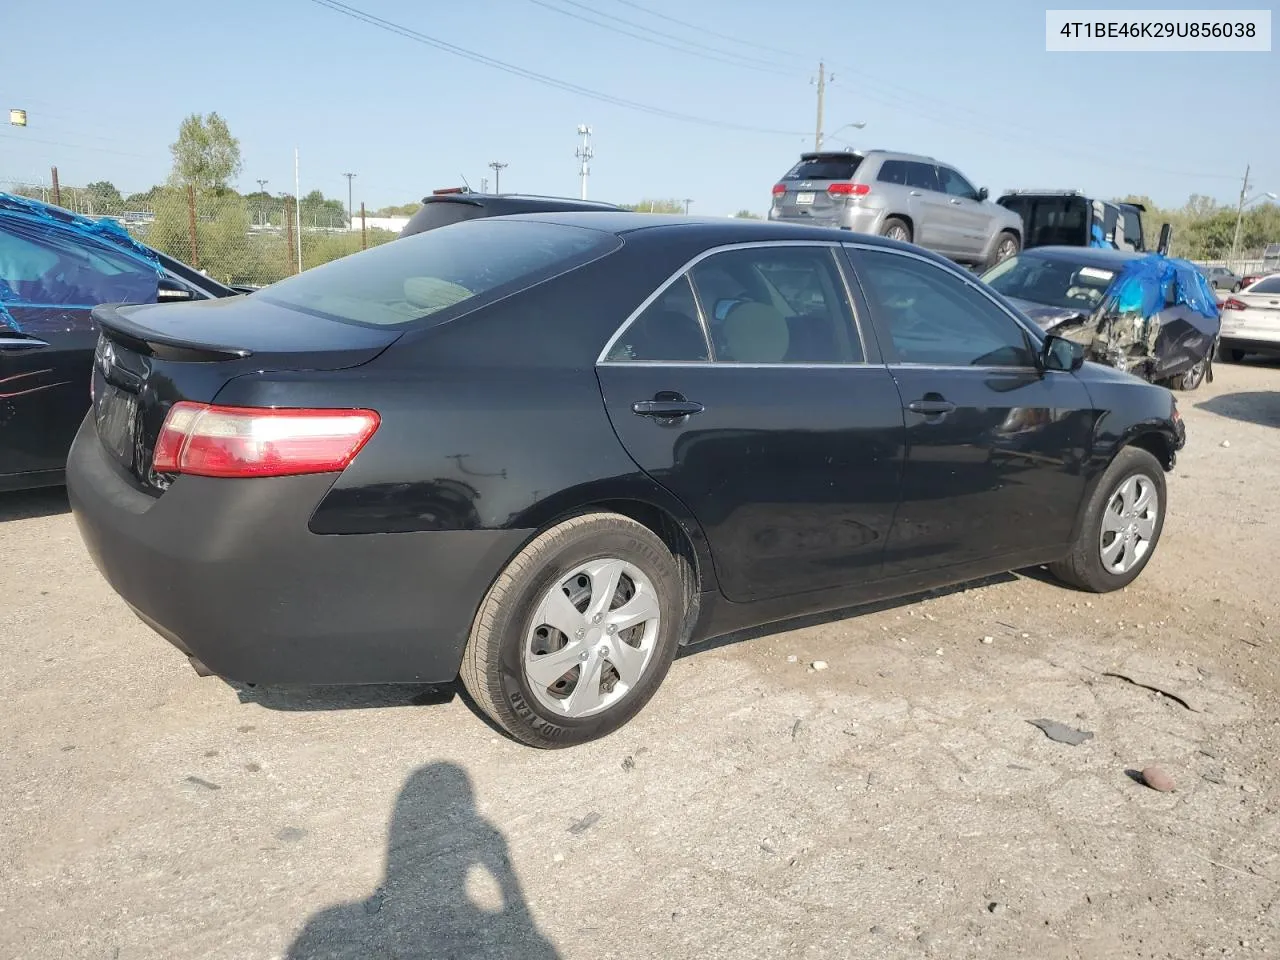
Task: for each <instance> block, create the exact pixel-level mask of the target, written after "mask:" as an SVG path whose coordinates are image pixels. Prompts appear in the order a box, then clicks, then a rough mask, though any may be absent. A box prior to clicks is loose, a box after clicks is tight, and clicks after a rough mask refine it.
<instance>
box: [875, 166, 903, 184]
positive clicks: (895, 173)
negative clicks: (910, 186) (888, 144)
mask: <svg viewBox="0 0 1280 960" xmlns="http://www.w3.org/2000/svg"><path fill="white" fill-rule="evenodd" d="M876 179H877V180H879V181H880V182H881V183H898V184H901V185H902V186H904V187H905V186H906V185H907V165H906V163H905V162H904V161H902V160H886V161H885V162H884V163H882V164H881V165H880V173H879V174H878V175H877V176H876Z"/></svg>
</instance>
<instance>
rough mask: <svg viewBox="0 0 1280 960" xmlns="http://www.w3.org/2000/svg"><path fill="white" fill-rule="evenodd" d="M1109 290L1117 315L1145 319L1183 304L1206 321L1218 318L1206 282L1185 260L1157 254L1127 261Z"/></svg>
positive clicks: (1212, 296) (1216, 303)
mask: <svg viewBox="0 0 1280 960" xmlns="http://www.w3.org/2000/svg"><path fill="white" fill-rule="evenodd" d="M1112 289H1113V290H1114V291H1115V297H1116V310H1117V312H1119V313H1138V314H1140V315H1141V316H1142V317H1143V318H1144V319H1146V318H1148V317H1154V316H1155V315H1156V314H1157V313H1159V312H1160V311H1161V310H1164V309H1167V307H1168V305H1169V304H1170V303H1171V302H1172V303H1180V304H1184V305H1185V306H1187V307H1188V308H1189V309H1190V310H1193V311H1194V312H1196V313H1198V314H1199V315H1200V316H1202V317H1204V318H1206V319H1208V320H1216V319H1217V318H1218V316H1219V314H1218V301H1217V299H1216V298H1215V297H1214V295H1213V290H1212V288H1211V287H1210V286H1209V281H1207V280H1206V279H1205V278H1204V274H1202V273H1201V272H1200V270H1199V269H1198V268H1197V267H1196V266H1195V264H1193V263H1191V262H1189V261H1187V260H1180V259H1177V258H1174V257H1162V256H1161V255H1160V254H1158V253H1153V254H1151V255H1150V256H1146V257H1143V258H1141V259H1139V260H1131V261H1129V262H1128V263H1126V264H1125V265H1124V267H1123V268H1122V269H1121V271H1120V275H1119V276H1118V277H1117V278H1116V280H1115V285H1114V286H1113V288H1112ZM1170 293H1172V294H1173V296H1172V299H1171V298H1170Z"/></svg>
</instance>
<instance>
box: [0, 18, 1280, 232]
mask: <svg viewBox="0 0 1280 960" xmlns="http://www.w3.org/2000/svg"><path fill="white" fill-rule="evenodd" d="M349 2H350V5H351V6H354V7H356V8H357V9H360V10H363V11H366V12H368V13H371V14H374V15H376V16H379V17H382V18H385V19H387V20H390V21H393V22H395V23H398V24H400V25H403V26H404V27H408V28H411V29H413V30H416V31H420V32H421V33H425V34H428V35H430V36H431V37H434V38H437V39H440V40H443V41H446V42H448V43H452V44H455V45H458V46H461V47H465V48H467V49H468V50H471V51H475V52H477V53H480V54H483V55H486V56H488V57H492V58H496V59H499V60H502V61H505V62H507V63H509V64H513V65H515V66H517V67H520V68H524V69H526V70H530V71H534V72H537V73H541V74H545V75H548V76H550V77H554V78H555V79H557V80H560V81H564V82H567V83H570V84H575V85H577V86H580V87H584V88H587V89H589V90H592V91H596V92H599V93H601V94H605V95H608V96H612V97H616V98H624V99H627V100H631V101H636V102H639V103H643V104H645V105H647V106H651V107H655V108H659V109H662V110H666V111H670V112H675V113H680V114H687V115H690V116H692V117H696V118H698V119H699V120H701V121H709V120H714V121H718V122H720V123H723V124H726V125H738V126H742V127H757V128H764V129H768V130H774V131H782V132H779V133H768V132H751V131H748V130H740V129H731V128H729V127H727V126H725V127H718V126H711V125H709V124H707V123H705V122H685V121H681V120H676V119H670V118H666V117H661V116H654V115H651V114H648V113H643V112H637V111H634V110H631V109H626V108H624V107H621V106H618V105H615V104H608V103H602V102H599V101H595V100H592V99H589V98H588V97H587V96H584V95H582V94H580V93H576V92H570V91H565V90H560V89H552V88H550V87H547V86H544V85H542V84H540V83H536V82H533V81H532V80H529V79H525V78H521V77H517V76H512V75H510V74H508V73H503V72H500V71H499V70H496V69H493V68H491V67H489V66H483V65H481V64H478V63H474V62H470V61H468V60H465V59H462V58H459V57H457V56H455V55H453V54H450V53H447V52H444V51H442V50H439V49H435V48H432V47H430V46H426V45H423V44H422V43H419V42H415V41H413V40H410V39H406V38H404V37H402V36H398V35H395V34H392V33H389V32H386V31H384V30H382V29H378V28H375V27H373V26H370V25H368V24H366V23H362V22H358V21H356V20H354V19H351V18H349V17H347V16H343V15H341V14H339V13H336V12H334V11H333V10H331V9H327V8H325V7H323V6H321V5H319V4H318V3H316V2H314V0H268V2H258V3H249V2H247V0H222V2H220V3H216V4H215V3H207V4H192V5H187V4H181V5H179V7H175V6H174V5H173V4H172V3H171V2H160V0H130V2H129V3H126V4H105V3H100V2H96V0H95V2H89V0H62V2H61V3H60V4H59V5H58V6H57V9H56V15H55V14H53V13H51V11H52V8H51V7H50V6H49V5H48V3H47V2H34V0H7V3H6V4H5V7H6V9H7V10H8V13H7V14H5V17H4V20H5V24H6V30H5V32H6V43H5V53H4V59H3V61H0V108H3V109H4V110H5V111H7V110H8V109H9V108H10V107H23V108H25V109H26V110H27V111H28V112H29V115H30V125H29V127H27V128H26V129H25V130H24V129H19V128H14V127H10V126H7V125H5V126H0V180H4V179H14V178H39V177H41V176H43V177H46V178H47V177H48V168H49V166H50V165H51V164H55V163H56V164H57V165H58V168H59V173H60V176H61V179H62V180H63V181H64V182H66V183H73V184H84V183H86V182H88V181H90V180H98V179H108V180H111V181H113V182H114V183H115V184H116V185H117V186H118V187H120V188H121V190H122V191H124V192H132V191H136V190H141V189H145V188H146V187H148V186H150V185H151V184H152V183H154V182H157V181H160V180H162V179H163V178H164V176H165V175H166V173H167V171H168V167H169V162H170V157H169V152H168V149H167V148H168V144H169V143H170V142H172V140H173V139H174V137H175V134H176V131H177V128H178V124H179V122H180V121H181V119H182V118H183V116H185V115H186V114H189V113H192V112H208V111H213V110H216V111H218V112H220V113H221V114H222V115H223V116H224V117H225V118H226V119H227V121H228V122H229V123H230V126H231V129H232V132H233V133H234V134H235V135H236V136H238V137H239V138H240V142H241V147H242V151H243V156H244V170H243V173H242V174H241V177H240V184H239V185H240V187H241V188H242V189H255V188H256V186H255V184H254V183H253V181H254V179H256V178H259V177H264V178H266V179H267V180H268V181H269V183H268V185H267V189H268V190H270V191H272V192H277V191H280V190H290V191H291V190H292V188H293V149H294V147H295V146H297V147H298V148H299V150H300V151H301V172H302V189H303V192H304V193H305V192H307V191H309V190H311V189H317V188H318V189H320V190H323V191H324V192H325V193H326V194H329V195H331V196H336V197H340V198H342V199H343V200H344V201H345V199H346V195H347V189H346V187H347V183H346V180H345V179H344V178H343V176H342V173H343V172H344V171H354V172H356V173H357V174H358V176H357V178H356V181H355V201H356V204H357V206H358V205H359V203H360V201H361V200H364V201H365V202H367V203H368V204H369V205H370V207H377V206H381V205H383V204H387V203H398V202H405V201H409V200H415V199H418V198H420V197H421V196H422V195H423V194H424V193H426V192H428V191H430V190H431V189H432V188H434V187H439V186H446V185H452V184H455V183H457V182H459V177H460V175H462V174H465V175H466V177H467V178H468V180H470V182H471V184H472V186H473V187H476V188H478V187H479V181H480V178H481V177H483V176H486V175H490V176H491V172H490V171H489V170H488V169H487V166H486V165H487V164H488V163H489V161H492V160H500V161H505V162H506V163H508V164H509V166H508V167H507V168H506V169H505V170H504V171H503V175H502V187H503V190H504V191H508V190H510V191H525V192H536V193H555V194H568V195H576V193H577V189H578V180H577V166H576V164H577V161H576V160H575V158H574V150H575V147H576V145H577V137H576V134H575V128H576V126H577V125H578V124H579V123H590V124H591V125H592V127H593V129H594V138H593V146H594V148H595V152H596V157H595V160H594V161H593V163H592V174H591V179H590V195H591V197H592V198H596V199H607V200H614V201H618V202H629V201H634V200H637V199H640V198H641V197H679V198H684V197H690V198H692V199H693V201H694V204H693V207H692V209H693V211H694V212H697V213H704V214H715V215H719V214H729V213H732V212H733V211H735V210H737V209H739V208H742V207H746V208H748V209H751V210H753V211H756V212H758V213H763V212H764V210H765V209H766V207H767V206H768V200H769V188H770V187H771V186H772V184H773V183H774V182H775V180H776V179H777V177H778V176H780V175H781V174H782V173H783V172H784V171H785V170H786V169H787V168H788V167H789V166H790V165H791V164H792V163H793V162H794V161H795V159H796V158H797V156H798V154H799V153H800V151H802V150H805V149H811V148H812V142H813V127H814V121H815V91H814V87H813V86H811V85H810V80H811V78H812V77H813V76H814V75H815V74H816V71H817V63H818V60H819V58H820V57H825V58H826V60H827V63H828V66H829V68H830V70H831V71H832V72H833V73H834V74H835V81H834V82H833V83H832V84H831V85H830V87H829V88H828V95H827V122H826V125H825V126H826V129H827V131H828V132H834V130H835V129H836V128H837V127H839V126H841V125H842V124H845V123H849V122H851V121H855V120H861V121H865V122H866V124H867V126H866V128H865V129H864V130H861V131H856V130H854V131H850V130H846V131H844V133H843V134H841V136H842V137H844V138H847V139H849V140H851V141H852V142H853V144H854V145H856V146H881V147H891V148H894V149H902V150H909V151H918V152H921V153H927V154H931V155H933V156H936V157H939V158H944V159H946V160H948V161H950V162H952V163H955V164H956V165H958V166H959V167H960V169H961V170H963V171H964V172H965V173H966V174H967V175H968V176H969V177H970V178H972V179H973V180H974V181H975V182H976V183H977V184H979V185H985V186H987V187H989V188H990V189H991V191H992V192H993V193H997V192H998V191H1000V190H1003V189H1005V188H1007V187H1012V186H1018V185H1023V186H1053V187H1058V186H1061V187H1067V186H1075V187H1080V188H1083V189H1086V190H1089V191H1096V192H1098V193H1100V194H1102V195H1106V196H1111V195H1119V194H1124V193H1130V192H1132V193H1140V194H1148V195H1150V196H1151V197H1153V198H1154V199H1155V200H1156V201H1157V202H1159V203H1161V204H1166V205H1175V204H1181V203H1184V202H1185V201H1186V199H1187V197H1188V196H1189V195H1190V194H1192V193H1201V194H1208V195H1210V196H1213V197H1215V198H1217V199H1219V200H1221V201H1224V202H1234V201H1235V198H1236V194H1237V191H1238V190H1239V187H1240V179H1239V178H1240V176H1241V175H1242V174H1243V171H1244V167H1245V164H1246V163H1252V165H1253V176H1252V177H1251V180H1252V182H1253V184H1254V185H1255V186H1254V188H1253V189H1254V190H1258V191H1261V190H1275V191H1280V127H1278V126H1277V122H1276V117H1277V110H1276V104H1277V103H1280V59H1278V58H1280V54H1278V53H1276V52H1272V53H1248V54H1221V53H1213V54H1155V53H1152V54H1048V53H1046V52H1045V51H1044V10H1045V5H1044V4H1034V3H1028V2H1026V0H977V2H973V3H955V2H942V0H935V2H932V3H929V2H918V0H895V2H887V3H886V2H876V3H868V2H864V3H849V2H844V3H827V4H818V5H814V4H808V5H806V6H804V7H803V8H801V7H795V6H789V5H787V4H779V3H776V2H772V3H770V2H765V0H698V2H696V3H694V2H689V0H684V2H679V0H635V4H630V3H627V2H624V0H578V3H579V5H578V6H574V5H573V4H572V3H571V2H569V0H538V2H535V0H466V2H460V3H440V2H421V0H420V2H417V3H414V2H411V0H349ZM540 4H541V5H540ZM1054 5H1055V6H1062V5H1060V4H1054ZM1235 5H1236V6H1248V5H1244V4H1238V3H1237V4H1235ZM1082 6H1091V7H1103V6H1106V4H1104V3H1100V2H1098V0H1093V2H1092V3H1088V4H1082ZM1196 6H1198V7H1201V8H1206V7H1213V6H1222V7H1224V8H1226V7H1229V6H1230V4H1213V3H1212V2H1207V0H1200V2H1198V3H1197V4H1196ZM1255 6H1256V5H1255ZM548 7H556V8H559V9H560V10H564V11H568V12H569V13H572V14H575V15H578V16H581V17H594V18H596V19H598V20H601V21H602V22H605V23H608V24H609V25H611V26H612V27H616V28H618V29H619V30H625V31H630V32H632V33H637V34H642V35H644V36H646V37H649V38H651V39H653V40H657V41H659V42H661V43H664V44H671V45H672V46H680V44H679V43H677V42H676V41H675V40H671V39H667V38H664V37H661V36H657V35H655V34H653V33H650V32H648V31H646V30H645V29H643V28H649V29H650V30H653V31H659V32H660V33H662V34H668V35H671V36H673V37H678V38H681V39H683V40H685V41H688V42H690V43H693V44H701V45H704V46H705V47H709V48H712V49H711V50H707V49H701V48H691V47H684V48H682V49H683V51H684V52H677V51H676V50H672V49H668V48H667V47H663V46H659V45H656V44H653V43H649V42H645V41H642V40H640V39H636V38H634V37H631V36H625V35H622V34H620V33H618V32H614V31H613V30H607V29H603V28H601V27H599V26H596V25H592V24H590V23H586V22H583V21H582V20H581V19H574V18H573V17H570V16H566V15H565V14H564V13H559V12H555V11H554V10H552V9H548ZM179 8H183V9H181V10H180V12H179ZM587 10H590V11H594V13H588V12H586V11H587ZM648 11H654V12H656V13H658V14H663V15H666V16H667V17H674V18H676V19H677V20H680V21H685V22H686V23H687V24H692V25H694V26H696V27H698V28H700V29H691V28H690V27H689V26H684V25H681V24H679V23H674V22H672V21H671V20H667V19H662V18H661V17H659V16H654V15H653V14H652V13H650V12H648ZM51 16H53V20H54V21H56V23H57V26H56V28H55V29H54V30H53V31H52V33H51V34H50V35H48V36H47V38H46V36H44V28H43V26H42V25H45V24H49V23H51V22H52V21H51V20H50V17H51ZM609 17H613V18H618V19H609ZM620 21H628V22H630V23H632V24H636V25H637V26H628V25H626V24H624V23H622V22H620ZM28 29H29V30H30V31H31V33H30V39H29V40H24V39H21V37H22V35H23V32H24V31H26V30H28ZM717 34H721V35H727V36H729V37H733V38H735V39H739V40H743V41H746V42H747V44H754V46H751V45H747V44H742V43H734V42H732V41H730V40H728V39H725V38H724V37H723V36H718V35H717ZM1273 42H1274V38H1273ZM713 50H714V51H721V53H719V54H717V53H715V52H713ZM717 56H719V57H720V58H721V59H715V58H716V57H717ZM742 57H746V58H749V59H750V60H751V63H750V65H744V64H743V62H742V60H741V59H740V58H742ZM723 60H731V61H735V62H733V63H726V62H722V61H723Z"/></svg>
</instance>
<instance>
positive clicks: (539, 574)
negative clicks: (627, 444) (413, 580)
mask: <svg viewBox="0 0 1280 960" xmlns="http://www.w3.org/2000/svg"><path fill="white" fill-rule="evenodd" d="M680 562H681V561H679V560H677V559H676V557H674V556H673V555H672V553H671V551H670V550H669V549H668V548H667V545H666V544H665V543H663V541H662V539H661V538H660V537H658V536H657V535H656V534H655V533H653V531H651V530H650V529H649V528H648V527H645V526H643V525H642V524H639V523H637V522H636V521H634V520H631V519H629V518H627V517H624V516H620V515H618V514H613V513H591V514H584V515H582V516H578V517H573V518H571V519H569V520H566V521H564V522H563V523H560V524H557V525H556V526H554V527H552V528H551V529H549V530H547V531H545V532H543V533H542V534H540V535H539V536H537V537H535V538H534V539H533V540H532V541H531V542H530V543H529V544H528V546H526V547H525V548H524V549H523V550H522V551H520V553H519V554H517V555H516V557H515V559H513V560H512V561H511V563H510V564H508V565H507V568H506V569H505V570H504V571H503V572H502V574H501V575H499V577H498V579H497V580H496V581H495V582H494V584H493V586H492V587H491V588H490V589H489V593H488V594H487V595H486V597H485V599H484V602H483V603H482V604H481V605H480V609H479V611H478V612H477V614H476V618H475V622H474V624H473V625H472V628H471V635H470V637H469V638H468V641H467V648H466V652H465V653H464V655H463V658H462V667H461V669H460V671H459V673H460V675H461V678H462V683H463V685H464V686H465V687H466V689H467V692H468V693H470V694H471V696H472V698H473V699H474V700H475V702H476V704H477V705H478V706H479V707H480V709H481V710H483V711H484V713H485V714H486V715H488V717H489V718H490V719H491V720H493V722H494V723H496V724H498V726H500V727H502V728H503V729H504V730H506V731H507V733H509V734H511V736H513V737H515V738H516V739H517V740H520V741H522V742H523V743H526V744H529V745H530V746H534V747H543V748H551V747H569V746H574V745H576V744H580V743H585V742H587V741H589V740H595V739H597V738H599V737H603V736H605V735H606V734H609V733H612V732H613V731H614V730H616V729H618V728H619V727H621V726H622V725H623V724H625V723H626V722H627V721H628V720H630V719H631V718H632V717H634V716H635V715H636V714H637V713H638V712H639V711H640V709H641V708H642V707H643V706H644V705H645V703H647V702H648V700H649V698H650V697H652V696H653V694H654V692H655V691H656V690H657V689H658V685H659V684H661V683H662V680H663V678H664V677H665V676H666V674H667V670H668V669H669V668H670V666H671V661H672V659H673V658H674V657H675V652H676V646H677V643H678V638H679V636H680V631H681V628H682V625H683V621H684V614H685V587H684V583H685V578H684V577H682V570H681V566H680Z"/></svg>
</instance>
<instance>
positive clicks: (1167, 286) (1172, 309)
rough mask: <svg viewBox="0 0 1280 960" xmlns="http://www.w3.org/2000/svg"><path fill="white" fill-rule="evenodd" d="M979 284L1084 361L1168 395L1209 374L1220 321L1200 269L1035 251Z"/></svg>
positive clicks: (1096, 253) (1155, 258)
mask: <svg viewBox="0 0 1280 960" xmlns="http://www.w3.org/2000/svg"><path fill="white" fill-rule="evenodd" d="M982 279H983V280H984V281H986V282H987V283H988V284H989V285H990V286H991V287H993V288H994V289H995V290H997V291H999V292H1000V293H1002V294H1004V295H1005V296H1006V297H1008V298H1009V300H1010V301H1011V302H1012V303H1014V304H1015V305H1016V306H1017V307H1018V308H1019V309H1020V310H1022V312H1023V313H1025V314H1026V315H1027V316H1028V317H1030V318H1031V319H1032V320H1034V321H1035V322H1036V324H1038V325H1039V326H1040V328H1041V329H1042V330H1044V331H1045V332H1046V333H1054V334H1057V335H1059V336H1062V337H1066V338H1069V339H1071V340H1073V341H1075V342H1077V343H1079V344H1081V345H1082V346H1084V348H1085V350H1086V354H1085V355H1086V356H1087V357H1089V359H1091V360H1097V361H1099V362H1100V363H1107V364H1110V365H1111V366H1114V367H1117V368H1119V369H1121V370H1127V371H1129V372H1131V373H1136V374H1138V375H1140V376H1142V377H1145V378H1146V379H1147V380H1150V381H1152V382H1154V383H1161V384H1164V385H1165V386H1168V387H1171V388H1173V389H1176V390H1194V389H1195V388H1196V387H1198V386H1200V384H1201V383H1202V382H1203V381H1204V379H1205V377H1206V375H1211V369H1212V367H1211V365H1212V363H1213V352H1214V346H1215V344H1216V343H1217V340H1218V334H1219V332H1220V329H1221V325H1222V321H1221V315H1220V312H1219V309H1218V302H1217V298H1216V297H1215V296H1214V293H1213V288H1212V287H1211V286H1210V285H1209V281H1208V280H1207V279H1206V278H1205V276H1204V274H1203V273H1202V272H1201V270H1200V268H1199V267H1197V266H1196V265H1195V264H1193V263H1190V262H1189V261H1186V260H1178V259H1174V258H1171V257H1165V256H1161V255H1160V254H1154V253H1133V252H1130V251H1126V250H1115V249H1109V248H1089V247H1037V248H1036V249H1034V250H1027V251H1024V252H1023V253H1021V254H1019V255H1018V256H1016V257H1011V258H1010V259H1008V260H1006V261H1005V262H1004V263H1001V264H998V265H997V266H995V267H992V268H991V269H990V270H988V271H987V272H986V273H985V274H983V277H982Z"/></svg>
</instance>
